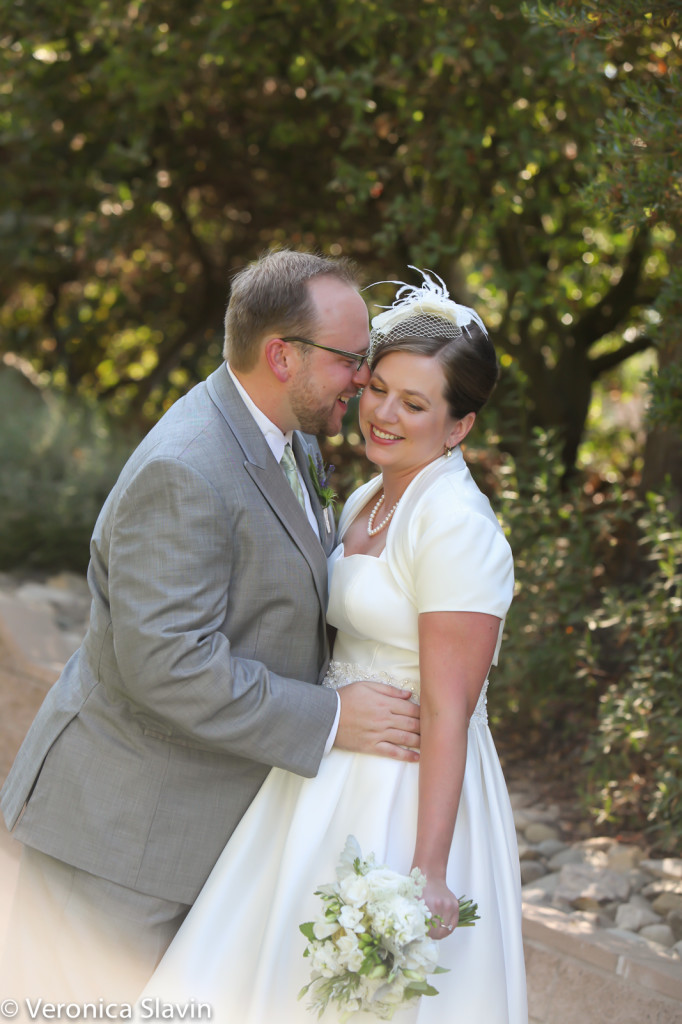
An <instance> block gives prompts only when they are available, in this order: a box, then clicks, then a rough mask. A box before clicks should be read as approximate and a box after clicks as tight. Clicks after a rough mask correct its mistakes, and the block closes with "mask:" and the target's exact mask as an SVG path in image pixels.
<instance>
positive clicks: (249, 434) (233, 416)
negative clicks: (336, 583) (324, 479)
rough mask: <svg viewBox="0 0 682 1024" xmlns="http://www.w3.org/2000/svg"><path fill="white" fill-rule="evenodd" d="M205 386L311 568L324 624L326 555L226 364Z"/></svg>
mask: <svg viewBox="0 0 682 1024" xmlns="http://www.w3.org/2000/svg"><path fill="white" fill-rule="evenodd" d="M206 384H207V388H208V392H209V395H210V396H211V398H212V400H213V401H214V403H215V404H216V406H217V407H218V409H219V410H220V412H221V414H222V415H223V417H224V418H225V420H226V421H227V424H228V426H229V428H230V430H231V431H232V433H233V434H234V437H235V439H236V441H237V443H238V444H239V446H240V447H241V449H242V451H243V452H244V455H245V459H244V469H245V470H246V472H247V473H248V475H249V476H250V477H251V479H252V480H253V482H254V484H255V486H256V487H257V488H258V490H259V491H260V493H261V494H262V495H263V498H264V499H265V501H266V502H267V503H268V505H270V507H271V508H272V510H273V512H274V513H275V515H276V516H277V518H278V519H279V520H280V522H281V523H282V526H283V527H284V529H285V530H286V531H287V533H288V534H289V536H290V537H291V539H292V540H293V541H294V543H295V544H296V546H297V547H298V548H299V549H300V551H301V553H302V554H303V556H304V558H305V559H306V561H307V562H308V564H309V566H310V569H311V571H312V575H313V580H314V582H315V588H316V590H317V595H318V598H319V601H320V606H321V609H322V618H323V621H324V615H325V612H326V607H327V560H326V557H325V552H324V551H323V549H322V547H321V545H320V542H319V541H318V539H317V537H316V536H315V533H314V531H313V530H312V529H311V527H310V523H309V522H308V519H307V516H306V514H305V512H304V511H303V509H302V508H301V506H300V505H299V503H298V501H297V500H296V497H295V495H294V492H293V491H292V489H291V487H290V485H289V483H288V481H287V479H286V477H285V476H284V473H283V472H282V470H281V467H280V466H278V465H277V460H276V459H275V457H274V455H273V454H272V452H271V451H270V448H269V447H268V444H267V442H266V440H265V438H264V437H263V434H262V433H261V431H260V430H259V428H258V426H257V425H256V423H255V422H254V419H253V417H252V416H251V414H250V413H249V411H248V409H247V408H246V406H245V405H244V403H243V402H242V400H241V398H240V396H239V393H238V392H237V389H236V388H235V386H234V384H233V383H232V380H231V379H230V375H229V373H228V372H227V367H226V366H225V364H223V365H222V366H221V367H219V368H218V369H217V370H215V371H214V372H213V373H212V374H211V375H210V377H209V378H208V379H207V382H206ZM295 441H296V436H295ZM304 461H305V460H304V459H302V458H300V459H299V460H298V464H299V466H301V468H302V469H303V466H302V465H301V464H302V462H304ZM305 472H306V470H305V469H304V475H305ZM308 478H309V477H308ZM311 486H312V485H311ZM317 505H318V503H317V497H315V503H314V504H313V508H316V507H317ZM316 514H317V512H316ZM323 528H324V524H323V527H322V529H321V530H320V536H324V534H323Z"/></svg>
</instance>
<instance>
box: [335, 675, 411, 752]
mask: <svg viewBox="0 0 682 1024" xmlns="http://www.w3.org/2000/svg"><path fill="white" fill-rule="evenodd" d="M337 692H338V694H339V698H340V700H341V713H340V715H339V728H338V731H337V733H336V739H335V741H334V746H335V747H338V748H339V749H340V750H352V751H354V752H355V753H361V754H379V755H381V756H382V757H392V758H395V759H396V760H398V761H418V760H419V753H418V751H419V705H418V704H413V703H412V701H410V700H409V697H410V693H409V692H408V691H406V690H398V689H396V687H395V686H386V685H385V684H384V683H374V682H358V683H350V684H349V685H348V686H343V687H342V688H341V689H340V690H338V691H337Z"/></svg>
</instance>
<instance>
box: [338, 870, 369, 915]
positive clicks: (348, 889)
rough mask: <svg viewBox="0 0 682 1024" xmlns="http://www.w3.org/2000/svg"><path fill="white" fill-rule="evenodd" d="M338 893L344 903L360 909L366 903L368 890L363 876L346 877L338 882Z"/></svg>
mask: <svg viewBox="0 0 682 1024" xmlns="http://www.w3.org/2000/svg"><path fill="white" fill-rule="evenodd" d="M339 892H340V893H341V897H342V898H343V900H344V902H345V903H352V904H354V906H356V907H361V906H362V905H363V904H364V903H366V901H367V897H368V895H369V888H368V886H367V879H366V877H365V876H364V875H355V874H353V875H346V877H345V878H342V879H341V881H340V882H339Z"/></svg>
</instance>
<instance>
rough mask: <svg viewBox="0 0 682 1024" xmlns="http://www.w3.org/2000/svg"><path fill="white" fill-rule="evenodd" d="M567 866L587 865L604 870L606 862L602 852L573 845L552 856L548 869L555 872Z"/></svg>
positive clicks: (578, 844)
mask: <svg viewBox="0 0 682 1024" xmlns="http://www.w3.org/2000/svg"><path fill="white" fill-rule="evenodd" d="M567 864H589V865H591V866H592V867H597V868H605V867H607V864H608V861H607V855H606V853H605V851H604V850H601V849H599V848H597V847H594V846H592V845H589V846H586V845H585V844H584V843H574V845H573V846H569V847H568V849H566V850H560V851H559V853H556V854H554V856H553V857H551V858H550V861H549V866H550V868H552V869H553V870H555V871H558V870H559V869H560V868H562V867H564V866H565V865H567Z"/></svg>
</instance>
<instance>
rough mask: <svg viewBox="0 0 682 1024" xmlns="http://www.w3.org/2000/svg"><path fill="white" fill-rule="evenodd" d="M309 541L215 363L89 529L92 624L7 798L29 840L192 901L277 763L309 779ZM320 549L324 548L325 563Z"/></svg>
mask: <svg viewBox="0 0 682 1024" xmlns="http://www.w3.org/2000/svg"><path fill="white" fill-rule="evenodd" d="M314 445H315V442H314V440H313V439H311V438H306V437H304V436H303V435H295V436H294V451H295V454H296V457H297V460H298V464H299V466H300V468H301V469H302V471H303V473H304V475H305V477H306V480H307V482H308V484H309V485H310V486H309V490H310V492H311V499H312V504H313V508H314V509H315V514H316V516H317V518H318V522H319V526H320V536H321V539H322V541H323V545H320V542H319V541H318V539H317V538H316V537H315V534H314V531H313V530H312V529H311V527H310V524H309V523H308V521H307V518H306V516H305V513H304V512H303V511H302V509H301V507H300V505H299V504H298V502H297V500H296V498H295V496H294V494H293V491H292V490H291V488H290V486H289V484H288V483H287V480H286V478H285V477H284V474H283V472H282V471H281V469H280V468H279V467H278V465H277V462H276V460H275V459H274V457H273V455H272V453H271V451H270V449H269V448H268V446H267V444H266V442H265V439H264V438H263V435H262V433H261V432H260V430H259V429H258V427H257V426H256V424H255V422H254V420H253V418H252V417H251V415H250V414H249V412H248V411H247V409H246V407H245V406H244V403H243V402H242V400H241V399H240V397H239V395H238V394H237V391H236V389H235V388H234V385H233V383H232V381H231V379H230V376H229V374H228V372H227V368H226V366H225V365H223V366H221V367H220V368H219V369H218V370H216V371H215V373H213V374H212V375H211V376H210V377H209V378H208V380H207V381H205V382H203V383H202V384H199V385H197V387H195V388H193V389H192V391H190V392H189V393H188V394H187V395H186V396H184V397H183V398H181V399H180V400H179V401H178V402H176V403H175V405H173V406H172V408H171V409H170V410H169V412H167V413H166V415H165V416H164V417H163V418H162V419H161V420H160V421H159V423H158V424H157V425H156V426H155V427H154V428H153V430H152V431H151V432H150V434H149V435H148V436H147V437H146V438H145V440H144V441H143V442H142V444H141V445H140V446H139V447H138V448H137V450H136V451H135V452H134V453H133V455H132V456H131V458H130V460H129V461H128V463H127V465H126V466H125V468H124V469H123V472H122V473H121V476H120V478H119V480H118V482H117V483H116V485H115V487H114V489H113V490H112V492H111V494H110V495H109V497H108V499H107V501H106V503H105V505H104V507H103V509H102V512H101V513H100V516H99V518H98V520H97V524H96V526H95V530H94V533H93V538H92V543H91V559H90V566H89V569H88V581H89V585H90V589H91V592H92V608H91V621H90V627H89V630H88V632H87V635H86V637H85V639H84V641H83V644H82V646H81V648H80V649H79V650H78V651H77V652H76V653H75V654H74V656H73V657H72V658H71V660H70V661H69V662H68V664H67V665H66V667H65V669H64V671H63V673H62V675H61V677H60V679H59V680H58V682H57V683H55V685H54V686H53V688H52V689H51V690H50V692H49V694H48V695H47V697H46V699H45V702H44V704H43V706H42V707H41V709H40V711H39V713H38V715H37V717H36V719H35V721H34V723H33V725H32V726H31V729H30V730H29V733H28V735H27V737H26V739H25V741H24V743H23V745H22V747H21V749H20V751H19V754H18V755H17V759H16V761H15V763H14V766H13V768H12V771H11V773H10V775H9V777H8V779H7V781H6V783H5V786H4V788H3V791H2V810H3V813H4V815H5V820H6V821H7V824H8V826H9V827H10V828H14V830H15V835H16V836H17V838H18V839H20V840H21V841H22V842H24V843H26V844H28V845H29V846H33V847H35V848H37V849H38V850H42V851H43V852H44V853H48V854H50V855H52V856H53V857H57V858H59V859H60V860H63V861H66V862H67V863H69V864H73V865H75V866H76V867H78V868H81V869H83V870H85V871H88V872H90V873H92V874H95V875H98V876H101V877H104V878H108V879H111V880H113V881H115V882H118V883H120V884H122V885H125V886H128V887H130V888H132V889H136V890H138V891H140V892H144V893H147V894H150V895H153V896H159V897H162V898H165V899H171V900H178V901H180V902H184V903H191V902H192V901H193V900H194V899H195V897H196V895H197V893H198V891H199V889H200V888H201V886H202V885H203V883H204V881H205V879H206V877H207V876H208V874H209V872H210V871H211V868H212V867H213V865H214V863H215V861H216V860H217V858H218V856H219V854H220V852H221V850H222V848H223V846H224V845H225V843H226V841H227V839H228V837H229V836H230V834H231V832H232V831H233V829H234V828H235V826H236V824H237V822H238V821H239V819H240V818H241V816H242V814H243V813H244V811H245V809H246V807H247V806H248V804H249V803H250V802H251V800H252V799H253V797H254V795H255V794H256V792H257V790H258V788H259V787H260V785H261V784H262V782H263V780H264V779H265V777H266V775H267V773H268V770H269V767H270V766H272V765H278V766H279V767H281V768H285V769H287V770H289V771H292V772H296V773H298V774H300V775H305V776H311V775H314V774H315V773H316V772H317V769H318V767H319V763H320V759H321V757H322V754H323V751H324V746H325V742H326V740H327V737H328V735H329V732H330V730H331V727H332V724H333V721H334V717H335V713H336V706H337V700H336V695H335V694H334V692H333V691H332V690H328V689H326V688H325V687H321V686H319V685H316V684H319V683H320V681H321V679H322V678H323V676H324V672H325V670H326V666H327V661H328V646H327V637H326V629H325V606H326V596H327V589H326V588H327V576H326V559H325V552H328V551H329V550H330V548H331V546H332V544H333V540H334V538H333V536H332V534H331V532H330V530H329V529H328V527H327V525H326V524H325V521H324V518H323V515H322V512H321V509H320V506H319V503H318V501H317V498H316V496H315V493H314V490H313V488H312V485H311V484H310V477H309V474H308V466H307V451H308V449H310V450H313V446H314ZM323 546H324V548H325V550H323Z"/></svg>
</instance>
